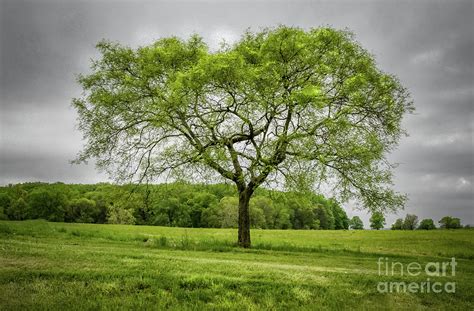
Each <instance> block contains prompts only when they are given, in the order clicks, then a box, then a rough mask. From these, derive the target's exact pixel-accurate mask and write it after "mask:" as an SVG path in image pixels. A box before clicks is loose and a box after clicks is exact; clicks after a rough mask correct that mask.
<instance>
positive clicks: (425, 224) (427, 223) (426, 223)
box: [418, 219, 436, 230]
mask: <svg viewBox="0 0 474 311" xmlns="http://www.w3.org/2000/svg"><path fill="white" fill-rule="evenodd" d="M418 229H422V230H433V229H436V226H435V224H434V222H433V219H423V220H422V221H421V222H420V225H419V226H418Z"/></svg>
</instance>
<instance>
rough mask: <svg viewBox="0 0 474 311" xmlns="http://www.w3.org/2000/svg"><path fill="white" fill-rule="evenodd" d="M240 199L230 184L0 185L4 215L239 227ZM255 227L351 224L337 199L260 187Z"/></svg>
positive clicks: (252, 207) (255, 203)
mask: <svg viewBox="0 0 474 311" xmlns="http://www.w3.org/2000/svg"><path fill="white" fill-rule="evenodd" d="M237 215H238V198H237V193H236V191H235V190H234V187H232V186H231V185H226V184H215V185H202V184H198V185H195V184H185V183H173V184H159V185H113V184H108V183H100V184H93V185H82V184H64V183H54V184H47V183H23V184H16V185H8V186H6V187H0V219H10V220H24V219H46V220H49V221H56V222H82V223H112V224H138V225H156V226H172V227H211V228H236V227H237V225H238V223H237V220H238V216H237ZM250 221H251V226H252V228H263V229H348V227H349V219H348V217H347V214H346V212H345V211H344V210H343V209H342V208H341V206H340V205H339V204H338V202H337V201H336V200H334V199H326V198H325V197H323V196H322V195H318V194H314V193H295V192H280V191H271V190H266V189H258V190H257V191H256V193H255V194H254V197H253V198H252V199H251V201H250Z"/></svg>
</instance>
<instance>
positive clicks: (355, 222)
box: [349, 216, 364, 230]
mask: <svg viewBox="0 0 474 311" xmlns="http://www.w3.org/2000/svg"><path fill="white" fill-rule="evenodd" d="M349 227H350V228H351V229H354V230H362V229H364V223H363V222H362V219H360V217H359V216H354V217H352V219H351V220H350V222H349Z"/></svg>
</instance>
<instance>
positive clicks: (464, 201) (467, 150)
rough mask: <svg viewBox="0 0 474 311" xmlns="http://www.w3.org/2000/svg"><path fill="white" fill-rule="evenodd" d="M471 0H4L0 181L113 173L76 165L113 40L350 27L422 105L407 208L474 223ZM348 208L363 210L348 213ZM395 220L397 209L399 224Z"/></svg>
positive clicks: (405, 176) (217, 38) (403, 154)
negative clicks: (101, 46)
mask: <svg viewBox="0 0 474 311" xmlns="http://www.w3.org/2000/svg"><path fill="white" fill-rule="evenodd" d="M473 12H474V9H473V2H472V1H440V2H438V1H417V2H413V1H406V2H405V1H357V2H355V1H331V2H329V1H321V2H320V1H311V2H303V1H281V2H275V1H240V2H232V1H207V2H206V1H193V2H186V1H162V2H160V1H153V2H151V1H150V2H145V1H131V0H130V1H107V0H103V1H92V0H91V1H74V2H73V1H57V2H54V1H16V0H2V1H1V2H0V74H1V76H0V105H1V106H0V184H8V183H16V182H25V181H38V180H40V181H49V182H54V181H64V182H75V183H92V182H98V181H104V180H106V176H104V175H102V174H100V173H98V172H96V171H95V170H94V168H93V166H92V165H89V166H86V165H81V166H77V165H75V166H72V165H71V164H69V161H70V160H71V159H73V158H74V156H75V154H76V153H77V152H78V151H79V150H80V149H81V147H82V144H83V142H82V140H81V133H79V132H78V131H77V129H76V127H75V126H76V121H75V118H76V113H75V111H74V110H73V109H72V108H71V107H70V102H71V99H72V98H73V97H77V96H80V94H81V90H80V88H79V86H78V85H77V84H76V83H75V74H77V73H85V72H88V70H89V69H88V68H89V64H90V59H91V58H94V57H97V52H96V50H95V48H94V46H95V44H96V43H97V42H98V41H99V40H101V39H103V38H106V39H109V40H113V41H118V42H120V43H123V44H127V45H130V46H133V47H137V46H140V45H145V44H149V43H151V42H153V40H154V39H157V38H160V37H165V36H171V35H177V36H180V37H188V36H189V35H191V34H193V33H197V34H199V35H201V36H203V37H204V39H205V40H206V42H207V43H208V44H209V46H210V47H211V48H214V49H215V48H217V47H218V46H219V43H220V42H221V40H222V39H225V40H226V41H227V42H232V41H235V40H237V39H238V38H239V36H240V34H241V33H242V32H243V31H245V29H247V28H251V29H253V30H258V29H260V28H263V27H271V26H276V25H279V24H285V25H290V26H299V27H302V28H306V29H307V28H311V27H318V26H324V25H330V26H333V27H335V28H338V29H345V28H347V29H349V30H351V31H353V32H354V33H355V35H356V39H357V40H358V41H359V42H360V43H361V44H362V45H363V46H364V47H365V48H367V49H368V50H369V51H370V52H371V53H372V54H373V55H374V56H375V57H376V59H377V62H378V65H379V67H380V68H381V69H382V70H384V71H386V72H389V73H393V74H395V75H396V76H397V77H399V79H400V81H401V82H402V84H403V85H404V86H406V87H407V88H408V89H409V91H410V93H411V95H412V99H413V101H414V104H415V107H416V112H415V113H414V114H413V115H410V116H408V117H407V118H406V119H405V120H404V126H405V128H406V129H407V132H408V133H409V134H410V135H409V136H408V137H406V138H403V139H402V141H401V143H400V146H399V148H398V149H397V150H396V151H395V152H394V153H393V154H392V155H390V159H391V160H392V161H393V162H397V163H399V167H398V168H397V169H396V171H395V188H396V189H397V190H398V191H401V192H404V193H407V194H408V195H409V198H410V200H409V202H408V204H407V207H406V209H405V211H402V212H400V213H399V216H400V215H404V214H405V213H407V212H408V213H415V214H417V215H418V216H419V217H420V218H425V217H429V218H433V219H435V220H436V221H437V220H438V219H440V218H441V217H442V216H445V215H448V214H449V215H453V216H457V217H461V218H462V219H463V221H464V223H471V224H473V223H474V213H473V207H474V172H473V168H474V154H473V153H474V141H473V131H474V107H473V100H474V95H473V88H474V63H473V57H472V55H474V32H473V29H474V16H473V15H474V14H473ZM348 212H349V214H350V215H356V214H357V215H360V216H362V217H363V219H365V220H367V219H368V217H367V215H366V214H365V213H364V212H359V211H353V210H351V209H350V208H348ZM399 216H397V215H389V217H388V219H387V222H388V223H391V222H393V220H394V219H395V218H396V217H399Z"/></svg>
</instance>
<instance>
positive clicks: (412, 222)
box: [403, 214, 418, 230]
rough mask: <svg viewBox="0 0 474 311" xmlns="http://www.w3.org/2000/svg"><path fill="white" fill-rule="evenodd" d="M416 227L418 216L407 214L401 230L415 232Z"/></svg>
mask: <svg viewBox="0 0 474 311" xmlns="http://www.w3.org/2000/svg"><path fill="white" fill-rule="evenodd" d="M417 225H418V216H416V215H412V214H407V215H406V216H405V220H404V221H403V229H405V230H415V229H416V226H417Z"/></svg>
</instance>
